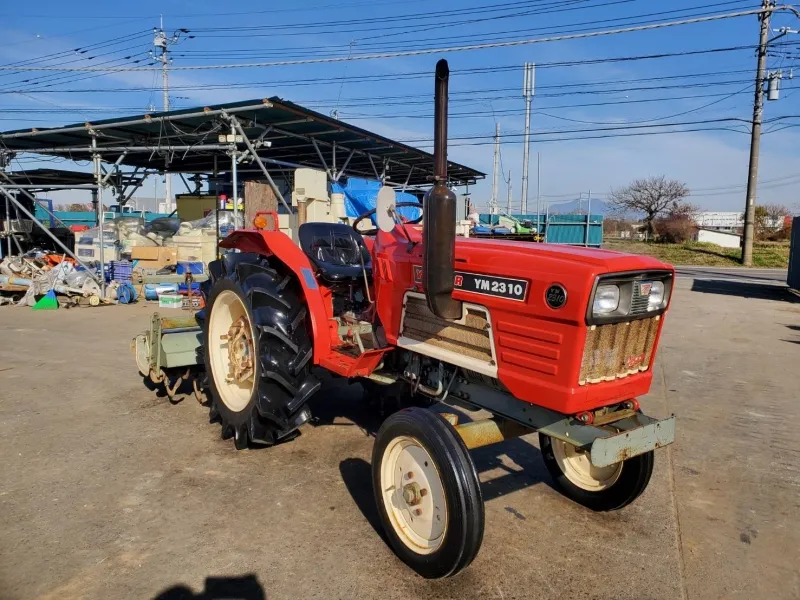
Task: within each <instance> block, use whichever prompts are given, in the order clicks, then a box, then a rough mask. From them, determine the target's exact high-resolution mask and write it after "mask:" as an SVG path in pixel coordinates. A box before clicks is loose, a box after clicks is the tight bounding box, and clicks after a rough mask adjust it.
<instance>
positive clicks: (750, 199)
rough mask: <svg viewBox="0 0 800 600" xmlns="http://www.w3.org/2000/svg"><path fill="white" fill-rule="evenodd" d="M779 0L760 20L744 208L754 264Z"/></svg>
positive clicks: (745, 258) (768, 2)
mask: <svg viewBox="0 0 800 600" xmlns="http://www.w3.org/2000/svg"><path fill="white" fill-rule="evenodd" d="M774 6H775V0H762V2H761V7H762V8H763V9H764V12H762V13H761V14H760V15H758V20H759V21H760V22H761V32H760V34H759V38H758V67H757V69H756V91H755V102H754V103H753V125H752V127H751V130H750V166H749V168H748V172H747V200H746V202H745V209H744V236H743V237H742V264H743V265H744V266H746V267H749V266H751V265H752V264H753V238H754V237H755V226H754V223H755V217H756V188H757V186H758V155H759V152H760V150H761V121H762V119H763V116H764V80H765V78H766V74H767V43H768V36H769V22H770V18H771V17H772V10H771V9H772V8H773V7H774Z"/></svg>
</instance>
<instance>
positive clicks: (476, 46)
mask: <svg viewBox="0 0 800 600" xmlns="http://www.w3.org/2000/svg"><path fill="white" fill-rule="evenodd" d="M785 8H786V7H782V6H780V7H769V8H763V7H762V8H758V9H751V10H744V11H738V12H732V13H724V14H716V15H709V16H705V17H694V18H691V19H680V20H677V21H668V22H664V23H653V24H649V25H637V26H633V27H621V28H616V29H606V30H600V31H590V32H586V33H576V34H567V35H556V36H549V37H539V38H532V39H525V40H514V41H507V42H493V43H481V44H466V45H461V46H444V47H439V48H427V49H420V50H404V51H399V52H384V53H376V54H356V55H353V56H351V57H346V56H336V57H327V58H307V59H300V60H283V61H272V62H257V63H233V64H222V65H183V66H178V67H174V68H173V70H175V71H198V70H209V69H210V70H216V69H241V68H255V67H259V68H261V67H277V66H289V65H304V64H320V63H334V62H345V61H348V60H376V59H385V58H397V57H402V56H421V55H425V54H438V53H444V52H465V51H472V50H486V49H490V48H509V47H514V46H525V45H532V44H541V43H546V42H557V41H566V40H575V39H586V38H594V37H602V36H607V35H618V34H622V33H632V32H636V31H651V30H654V29H663V28H666V27H676V26H682V25H690V24H695V23H708V22H712V21H720V20H723V19H732V18H737V17H744V16H751V15H759V14H763V13H765V12H769V13H772V12H774V11H776V10H784V9H785ZM0 70H11V68H9V67H0ZM27 70H30V71H87V72H92V71H102V72H132V71H151V70H152V68H149V67H129V68H122V67H117V68H114V67H69V68H66V67H41V66H35V67H29V68H28V69H27Z"/></svg>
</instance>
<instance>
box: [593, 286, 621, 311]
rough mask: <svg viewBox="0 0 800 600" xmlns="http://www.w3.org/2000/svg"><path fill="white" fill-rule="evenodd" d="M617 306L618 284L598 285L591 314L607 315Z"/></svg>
mask: <svg viewBox="0 0 800 600" xmlns="http://www.w3.org/2000/svg"><path fill="white" fill-rule="evenodd" d="M617 307H619V286H617V285H600V286H597V290H596V291H595V294H594V302H593V303H592V315H593V316H595V317H598V316H601V315H607V314H609V313H612V312H614V311H615V310H617Z"/></svg>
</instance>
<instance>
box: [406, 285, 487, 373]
mask: <svg viewBox="0 0 800 600" xmlns="http://www.w3.org/2000/svg"><path fill="white" fill-rule="evenodd" d="M402 335H403V336H405V337H407V338H409V339H411V340H414V341H418V342H424V343H426V344H430V345H432V346H436V347H437V348H441V349H443V350H449V351H451V352H455V353H457V354H461V355H462V356H468V357H470V358H475V359H477V360H481V361H485V362H486V363H491V364H494V358H493V356H492V342H491V338H490V333H489V321H488V320H487V318H486V312H485V310H484V309H477V308H468V309H467V310H466V314H465V316H464V318H463V319H461V320H460V322H458V323H456V322H453V321H447V320H445V319H441V318H439V317H437V316H436V315H434V314H433V313H432V312H431V310H430V309H429V308H428V304H427V302H426V301H425V298H422V297H416V296H408V297H407V298H406V304H405V314H404V315H403V324H402Z"/></svg>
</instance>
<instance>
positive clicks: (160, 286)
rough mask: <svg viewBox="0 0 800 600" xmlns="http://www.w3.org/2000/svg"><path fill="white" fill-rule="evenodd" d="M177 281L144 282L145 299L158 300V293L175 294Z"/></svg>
mask: <svg viewBox="0 0 800 600" xmlns="http://www.w3.org/2000/svg"><path fill="white" fill-rule="evenodd" d="M177 293H178V284H177V283H145V284H144V299H145V300H158V296H159V295H160V294H177Z"/></svg>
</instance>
